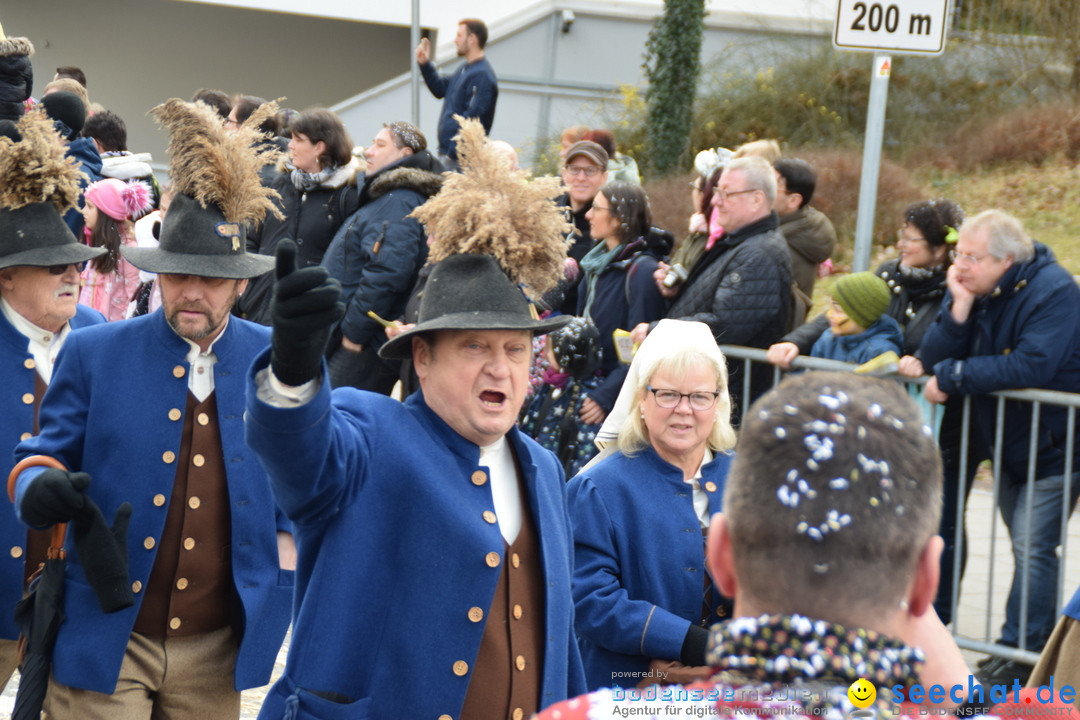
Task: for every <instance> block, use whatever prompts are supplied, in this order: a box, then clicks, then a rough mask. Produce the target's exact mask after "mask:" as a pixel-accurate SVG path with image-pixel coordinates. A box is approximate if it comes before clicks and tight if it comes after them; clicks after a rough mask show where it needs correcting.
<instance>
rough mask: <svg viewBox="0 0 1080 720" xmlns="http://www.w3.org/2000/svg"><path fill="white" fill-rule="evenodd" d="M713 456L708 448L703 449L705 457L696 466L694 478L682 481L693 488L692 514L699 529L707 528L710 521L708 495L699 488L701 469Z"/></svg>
mask: <svg viewBox="0 0 1080 720" xmlns="http://www.w3.org/2000/svg"><path fill="white" fill-rule="evenodd" d="M712 459H713V454H712V451H711V450H709V448H705V455H704V456H703V457H702V458H701V465H698V469H697V472H696V473H694V477H692V478H690V479H689V480H685V479H684V480H683V482H684V483H686V484H687V485H690V486H691V487H693V488H694V513H695V514H696V515H697V516H698V520H699V521H701V527H703V528H707V527H709V521H710V520H711V519H712V518H710V517H709V494H708V493H706V492H705V491H704V490H703V489H702V488H701V468H703V467H704V466H706V465H708V464H709V463H710V462H712Z"/></svg>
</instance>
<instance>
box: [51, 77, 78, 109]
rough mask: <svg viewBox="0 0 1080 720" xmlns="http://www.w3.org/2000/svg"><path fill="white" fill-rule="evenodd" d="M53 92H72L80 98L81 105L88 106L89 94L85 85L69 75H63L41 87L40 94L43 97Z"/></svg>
mask: <svg viewBox="0 0 1080 720" xmlns="http://www.w3.org/2000/svg"><path fill="white" fill-rule="evenodd" d="M55 92H69V93H74V94H75V95H78V96H79V99H80V100H82V104H83V107H85V108H89V107H90V95H89V94H87V92H86V86H84V85H83V84H81V83H80V82H79V81H78V80H73V79H71V78H69V77H63V78H59V79H57V80H53V81H51V82H49V83H48V84H46V85H45V87H44V88H42V89H41V96H42V97H43V98H44V97H47V96H48V95H51V94H52V93H55Z"/></svg>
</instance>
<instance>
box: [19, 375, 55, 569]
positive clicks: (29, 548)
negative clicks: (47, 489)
mask: <svg viewBox="0 0 1080 720" xmlns="http://www.w3.org/2000/svg"><path fill="white" fill-rule="evenodd" d="M48 389H49V386H48V385H46V384H45V381H44V380H42V379H41V375H40V374H38V373H37V372H35V373H34V424H33V427H32V429H31V432H32V433H33V434H34V435H37V434H38V433H39V432H41V427H40V426H39V425H38V412H40V411H41V398H42V397H44V395H45V391H46V390H48ZM24 437H25V436H24ZM51 539H52V528H48V529H46V530H27V531H26V558H25V560H23V580H24V581H25V582H29V581H30V576H31V575H33V574H34V573H35V572H37V569H38V567H40V566H41V563H43V562H45V555H46V553H47V552H48V550H49V542H50V541H51ZM23 587H24V588H25V585H24V586H23Z"/></svg>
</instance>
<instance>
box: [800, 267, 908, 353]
mask: <svg viewBox="0 0 1080 720" xmlns="http://www.w3.org/2000/svg"><path fill="white" fill-rule="evenodd" d="M890 297H891V295H890V293H889V286H888V285H886V284H885V281H884V280H882V279H881V278H879V277H878V276H877V275H875V274H874V273H871V272H858V273H852V274H851V275H845V276H843V277H841V278H840V279H839V280H837V281H836V282H835V283H834V284H833V286H832V303H831V304H830V305H829V308H828V310H826V311H825V314H826V315H827V316H828V318H829V329H828V330H826V331H825V332H824V333H823V334H822V336H821V337H820V338H818V340H817V342H815V343H814V347H813V348H812V349H811V350H810V354H811V355H812V356H813V357H819V358H828V359H830V360H842V361H844V362H849V363H857V364H860V365H861V364H862V363H865V362H868V361H870V360H873V359H874V358H877V357H879V356H881V355H883V354H884V353H887V352H893V353H895V354H897V355H898V354H899V353H900V351H901V348H902V347H903V345H904V336H903V332H902V331H901V330H900V325H899V324H898V323H897V322H896V321H895V320H893V319H892V318H891V317H889V316H888V315H886V314H885V311H886V310H887V309H888V307H889V299H890ZM894 362H895V360H894Z"/></svg>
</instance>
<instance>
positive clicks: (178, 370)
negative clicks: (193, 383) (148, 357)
mask: <svg viewBox="0 0 1080 720" xmlns="http://www.w3.org/2000/svg"><path fill="white" fill-rule="evenodd" d="M186 373H187V369H186V368H184V366H183V365H177V366H176V367H174V368H173V369H172V374H173V377H176V378H182V377H184V375H185V374H186Z"/></svg>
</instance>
